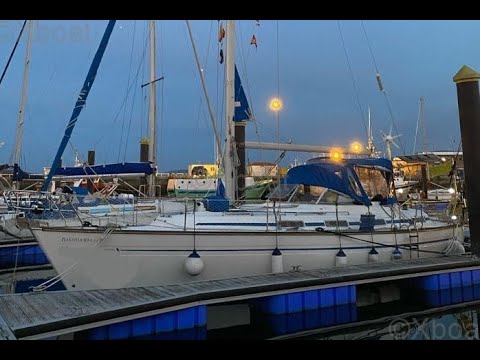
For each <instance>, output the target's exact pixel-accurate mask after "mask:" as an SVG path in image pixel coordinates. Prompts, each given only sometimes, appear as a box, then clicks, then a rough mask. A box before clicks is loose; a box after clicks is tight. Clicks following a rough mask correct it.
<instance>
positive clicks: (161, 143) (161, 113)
mask: <svg viewBox="0 0 480 360" xmlns="http://www.w3.org/2000/svg"><path fill="white" fill-rule="evenodd" d="M159 25H160V26H159V27H160V72H161V74H162V76H163V75H164V74H165V68H164V64H165V62H164V55H165V51H164V49H165V48H164V38H163V36H164V32H163V22H161V21H160V22H159ZM164 83H165V80H163V81H162V82H161V84H160V98H161V101H160V119H159V120H160V127H159V128H160V141H159V145H160V154H161V155H163V154H164V151H162V149H163V140H164V132H165V121H164V120H165V118H164V115H165V111H164V109H165V107H164V89H165V86H164V85H165V84H164ZM157 119H158V117H157ZM157 136H158V135H157ZM157 151H158V150H157ZM161 159H162V156H160V157H159V158H157V169H161V168H162V165H161V164H162V162H161Z"/></svg>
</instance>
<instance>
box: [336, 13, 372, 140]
mask: <svg viewBox="0 0 480 360" xmlns="http://www.w3.org/2000/svg"><path fill="white" fill-rule="evenodd" d="M337 25H338V31H339V32H340V38H341V39H342V46H343V51H344V53H345V59H346V60H347V65H348V69H349V71H350V77H351V79H352V84H353V90H354V92H355V97H356V99H357V105H358V111H359V112H360V116H361V117H362V122H363V127H364V128H365V133H366V134H367V137H368V129H367V123H366V121H365V116H364V114H363V111H362V105H361V104H360V97H359V95H358V88H357V83H356V82H355V77H354V76H353V70H352V66H351V65H350V59H349V57H348V52H347V47H346V46H345V39H344V38H343V33H342V27H341V26H340V20H337Z"/></svg>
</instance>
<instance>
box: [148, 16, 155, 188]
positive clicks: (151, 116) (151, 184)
mask: <svg viewBox="0 0 480 360" xmlns="http://www.w3.org/2000/svg"><path fill="white" fill-rule="evenodd" d="M148 28H149V33H150V99H149V112H148V124H149V125H148V135H149V140H150V141H149V142H150V146H149V147H148V161H151V163H152V165H153V166H156V164H157V144H156V138H157V134H156V128H155V124H156V117H157V104H156V100H157V96H156V91H155V90H156V84H155V83H156V82H155V20H149V22H148ZM155 180H156V172H153V174H151V175H149V177H148V196H149V197H155V184H156V181H155Z"/></svg>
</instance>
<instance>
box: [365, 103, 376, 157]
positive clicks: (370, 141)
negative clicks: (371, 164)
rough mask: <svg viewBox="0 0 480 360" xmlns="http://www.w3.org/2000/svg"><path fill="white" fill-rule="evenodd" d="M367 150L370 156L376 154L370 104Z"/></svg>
mask: <svg viewBox="0 0 480 360" xmlns="http://www.w3.org/2000/svg"><path fill="white" fill-rule="evenodd" d="M367 150H368V151H369V152H370V156H372V157H373V156H375V145H374V144H373V132H372V120H371V114H370V106H369V107H368V142H367Z"/></svg>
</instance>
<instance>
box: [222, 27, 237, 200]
mask: <svg viewBox="0 0 480 360" xmlns="http://www.w3.org/2000/svg"><path fill="white" fill-rule="evenodd" d="M225 32H226V43H227V44H226V59H225V60H226V61H225V114H226V119H225V120H226V126H225V132H226V134H225V136H226V137H225V158H224V175H225V190H226V192H225V193H226V196H227V197H228V198H229V199H230V201H235V200H236V196H235V195H236V189H235V188H236V181H235V179H236V176H235V163H234V151H235V139H234V134H235V123H234V121H233V117H234V114H235V20H227V28H226V31H225Z"/></svg>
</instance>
